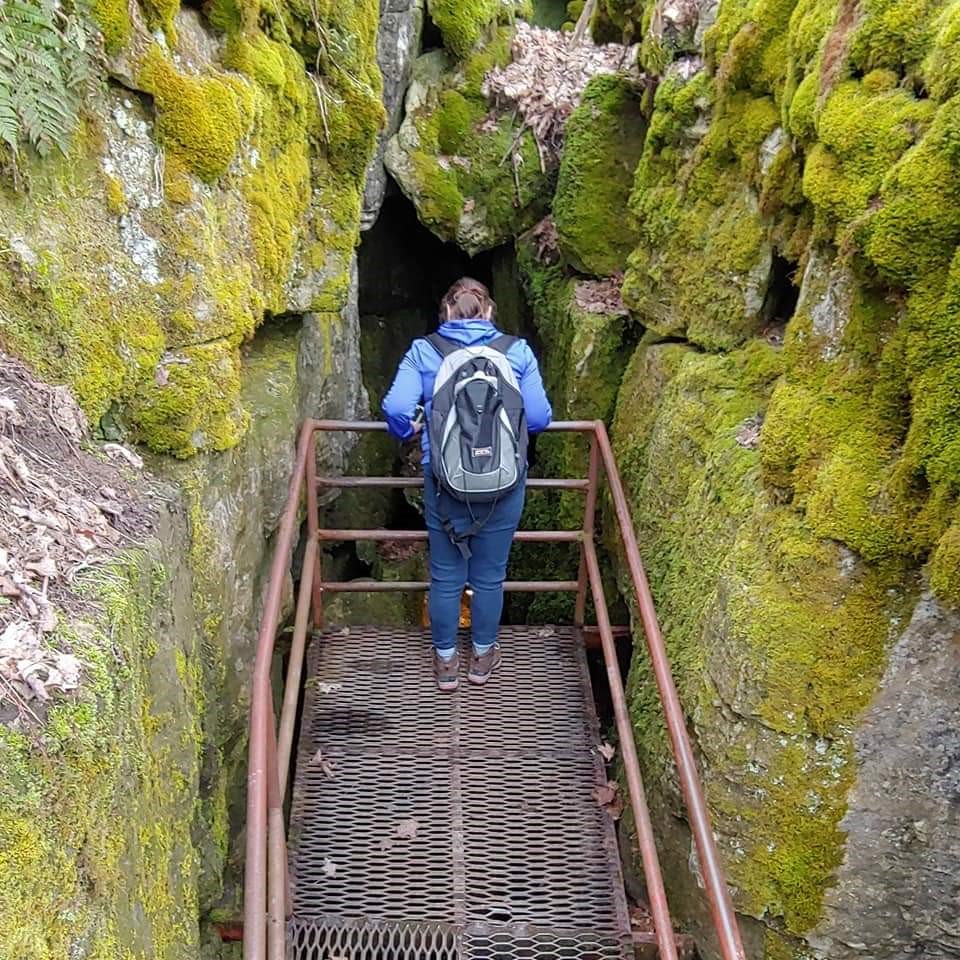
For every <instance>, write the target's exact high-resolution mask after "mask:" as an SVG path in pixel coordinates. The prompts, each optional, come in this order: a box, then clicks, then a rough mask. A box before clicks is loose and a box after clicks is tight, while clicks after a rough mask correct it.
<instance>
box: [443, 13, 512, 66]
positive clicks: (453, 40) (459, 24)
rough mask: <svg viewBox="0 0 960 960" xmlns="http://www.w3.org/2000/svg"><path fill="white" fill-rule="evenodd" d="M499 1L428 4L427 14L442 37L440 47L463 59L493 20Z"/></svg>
mask: <svg viewBox="0 0 960 960" xmlns="http://www.w3.org/2000/svg"><path fill="white" fill-rule="evenodd" d="M499 9H500V4H499V0H428V2H427V10H428V12H429V14H430V17H431V19H432V20H433V22H434V23H435V24H436V25H437V27H438V29H439V30H440V33H441V34H442V36H443V45H444V46H445V47H446V48H447V50H449V51H450V53H452V54H453V55H454V56H455V57H457V58H458V59H461V60H462V59H464V58H466V57H467V55H468V54H469V53H470V51H471V50H473V48H474V47H475V46H476V45H477V41H479V40H480V38H481V36H483V34H484V33H485V31H486V28H487V27H488V26H490V24H492V23H493V22H494V21H495V20H496V19H497V13H498V12H499Z"/></svg>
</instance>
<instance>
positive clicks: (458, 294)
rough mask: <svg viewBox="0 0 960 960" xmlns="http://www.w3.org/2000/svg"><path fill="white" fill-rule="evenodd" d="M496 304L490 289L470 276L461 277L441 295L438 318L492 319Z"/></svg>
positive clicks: (495, 313)
mask: <svg viewBox="0 0 960 960" xmlns="http://www.w3.org/2000/svg"><path fill="white" fill-rule="evenodd" d="M496 315H497V305H496V304H495V303H494V302H493V297H491V296H490V291H489V290H488V289H487V288H486V287H485V286H484V285H483V284H482V283H481V282H480V281H479V280H474V279H473V278H472V277H461V278H460V279H459V280H458V281H457V282H456V283H455V284H453V286H451V287H450V289H449V290H448V291H447V292H446V293H445V294H444V295H443V299H442V300H441V301H440V320H441V322H442V321H444V320H473V319H476V318H478V317H482V318H483V319H485V320H493V319H494V317H496Z"/></svg>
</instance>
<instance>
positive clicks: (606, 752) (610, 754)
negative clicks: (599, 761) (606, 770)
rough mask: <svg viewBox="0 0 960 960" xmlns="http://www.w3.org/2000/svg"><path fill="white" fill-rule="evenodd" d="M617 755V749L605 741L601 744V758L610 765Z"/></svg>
mask: <svg viewBox="0 0 960 960" xmlns="http://www.w3.org/2000/svg"><path fill="white" fill-rule="evenodd" d="M616 755H617V748H616V747H615V746H613V744H610V743H607V742H606V741H604V742H603V743H601V744H600V756H601V757H603V759H604V760H606V761H607V763H609V762H610V761H611V760H612V759H613V758H614V757H615V756H616Z"/></svg>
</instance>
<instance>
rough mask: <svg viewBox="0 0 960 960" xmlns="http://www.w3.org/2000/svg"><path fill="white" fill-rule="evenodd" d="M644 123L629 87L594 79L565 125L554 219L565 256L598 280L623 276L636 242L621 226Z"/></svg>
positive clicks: (618, 80) (620, 80) (625, 83)
mask: <svg viewBox="0 0 960 960" xmlns="http://www.w3.org/2000/svg"><path fill="white" fill-rule="evenodd" d="M645 131H646V123H645V122H644V118H643V113H642V110H641V106H640V102H639V99H638V98H637V96H636V92H635V90H634V88H633V86H632V84H631V83H630V82H629V81H627V80H626V79H624V78H622V77H614V76H607V77H603V76H601V77H595V78H594V79H593V80H591V81H590V83H589V84H588V85H587V89H586V90H585V92H584V95H583V99H582V101H581V103H580V106H579V107H578V108H577V109H576V110H575V111H574V113H573V115H572V116H571V117H570V119H569V120H568V121H567V127H566V132H565V137H564V149H563V158H562V161H561V164H560V173H559V177H558V180H557V189H556V193H555V194H554V201H553V216H554V221H555V223H556V226H557V232H558V234H559V238H560V247H561V250H562V251H563V253H564V255H565V256H566V257H567V258H568V259H569V260H570V262H571V263H572V264H573V265H574V266H575V267H576V268H577V269H578V270H582V271H584V272H586V273H592V274H595V275H596V276H607V275H609V274H612V273H615V272H616V271H622V270H623V268H624V266H625V265H626V258H627V255H628V254H629V252H630V250H631V249H632V248H633V246H634V244H635V242H636V237H635V235H634V234H633V233H632V232H631V230H630V229H629V224H626V225H625V223H624V219H625V214H626V212H627V201H628V198H629V196H630V188H631V185H632V182H633V173H634V169H635V168H636V165H637V163H638V162H639V160H640V155H641V153H642V151H643V140H644V133H645Z"/></svg>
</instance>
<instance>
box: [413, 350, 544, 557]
mask: <svg viewBox="0 0 960 960" xmlns="http://www.w3.org/2000/svg"><path fill="white" fill-rule="evenodd" d="M427 340H428V341H429V342H430V344H432V346H433V347H434V349H436V350H437V352H438V353H439V354H440V355H441V356H442V357H443V361H442V362H441V364H440V369H439V370H438V371H437V376H436V380H435V381H434V387H433V406H432V409H431V413H430V424H429V428H428V429H429V436H430V450H431V456H430V462H431V465H432V469H433V475H434V477H435V478H436V480H437V486H438V488H439V489H441V490H445V491H446V492H447V493H448V494H449V495H450V496H452V497H453V498H454V499H456V500H461V501H463V502H465V503H469V504H472V503H490V502H493V503H494V504H495V502H496V501H497V500H499V499H502V498H503V497H504V496H505V495H506V494H508V493H509V492H510V491H511V490H513V489H514V488H516V487H517V486H519V485H520V484H521V483H523V482H524V479H525V475H526V468H527V418H526V413H525V411H524V407H523V397H522V396H521V394H520V387H519V385H518V383H517V378H516V375H515V374H514V372H513V368H512V367H511V366H510V361H509V360H508V359H507V351H508V350H509V349H510V347H511V346H513V344H514V343H516V342H517V338H516V337H511V336H508V335H506V334H502V335H500V336H499V337H497V338H496V339H495V340H493V341H491V342H490V343H488V344H486V345H483V346H480V345H475V346H461V345H460V344H457V343H454V342H452V341H450V340H447V339H446V338H445V337H442V336H440V334H438V333H435V334H432V335H431V336H429V337H427ZM492 510H493V508H492V507H491V513H492ZM482 525H483V522H480V523H479V524H477V523H475V524H474V527H472V528H471V529H470V530H469V531H467V532H466V533H464V534H461V535H458V536H457V537H456V538H454V537H453V535H452V534H451V539H454V542H455V543H457V542H458V541H459V540H463V539H465V538H467V537H469V536H473V534H474V533H476V532H477V531H478V530H479V529H480V527H481V526H482ZM445 526H446V524H445ZM447 532H448V534H449V533H451V531H450V529H449V528H448V529H447ZM459 545H460V544H459V543H458V546H459Z"/></svg>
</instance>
